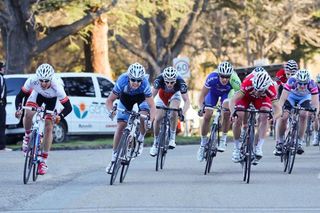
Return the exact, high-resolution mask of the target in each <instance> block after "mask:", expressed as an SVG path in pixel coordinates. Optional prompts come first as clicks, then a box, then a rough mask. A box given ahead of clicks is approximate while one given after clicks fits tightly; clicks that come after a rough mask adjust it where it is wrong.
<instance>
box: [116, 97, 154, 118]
mask: <svg viewBox="0 0 320 213" xmlns="http://www.w3.org/2000/svg"><path fill="white" fill-rule="evenodd" d="M137 104H138V103H137ZM117 108H118V109H123V110H125V109H126V110H129V111H131V110H132V109H127V108H126V107H125V106H124V104H123V103H122V102H121V101H119V104H118V106H117ZM138 108H139V112H140V111H147V112H149V111H150V107H149V105H148V103H147V102H146V101H143V102H142V103H140V104H139V105H138ZM128 119H129V115H128V114H127V113H125V112H120V111H117V121H124V122H128Z"/></svg>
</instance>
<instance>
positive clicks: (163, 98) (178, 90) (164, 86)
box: [150, 67, 190, 157]
mask: <svg viewBox="0 0 320 213" xmlns="http://www.w3.org/2000/svg"><path fill="white" fill-rule="evenodd" d="M153 86H154V87H153V90H152V95H153V97H155V102H156V105H157V106H160V107H163V106H166V107H170V108H175V109H178V108H179V106H180V103H181V98H182V99H183V101H184V106H183V109H182V114H183V115H185V114H186V112H187V110H188V109H189V107H190V100H189V96H188V86H187V84H186V82H185V81H184V80H183V78H182V77H181V76H180V75H179V74H178V72H177V70H176V69H175V68H174V67H166V68H165V69H164V70H163V72H162V74H161V75H159V76H158V77H157V78H156V79H155V81H154V83H153ZM164 114H165V111H164V110H162V109H156V117H155V122H154V126H153V131H154V141H153V146H152V147H151V149H150V155H151V156H152V157H154V156H156V154H157V139H158V135H159V129H160V124H161V121H162V119H163V117H164ZM177 118H178V112H176V111H172V112H171V115H170V138H169V149H174V148H175V147H176V142H175V139H176V128H177Z"/></svg>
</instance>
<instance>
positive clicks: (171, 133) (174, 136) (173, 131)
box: [170, 130, 176, 140]
mask: <svg viewBox="0 0 320 213" xmlns="http://www.w3.org/2000/svg"><path fill="white" fill-rule="evenodd" d="M170 139H173V140H176V130H170Z"/></svg>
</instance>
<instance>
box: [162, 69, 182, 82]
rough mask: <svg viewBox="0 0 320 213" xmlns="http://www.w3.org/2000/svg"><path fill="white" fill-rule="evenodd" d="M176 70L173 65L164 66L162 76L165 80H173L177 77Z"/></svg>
mask: <svg viewBox="0 0 320 213" xmlns="http://www.w3.org/2000/svg"><path fill="white" fill-rule="evenodd" d="M177 74H178V71H177V70H176V69H175V68H174V67H166V68H165V69H164V70H163V73H162V76H163V78H164V80H165V81H175V80H176V79H177Z"/></svg>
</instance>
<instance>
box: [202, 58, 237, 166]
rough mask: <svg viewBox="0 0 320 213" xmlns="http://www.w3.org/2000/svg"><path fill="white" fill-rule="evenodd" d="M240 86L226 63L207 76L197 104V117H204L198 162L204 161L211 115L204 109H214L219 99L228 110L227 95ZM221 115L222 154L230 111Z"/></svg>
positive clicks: (231, 68) (219, 147) (209, 110)
mask: <svg viewBox="0 0 320 213" xmlns="http://www.w3.org/2000/svg"><path fill="white" fill-rule="evenodd" d="M240 84H241V80H240V78H239V77H238V75H237V73H236V72H234V70H233V66H232V65H231V64H230V63H229V62H227V61H224V62H221V63H220V64H219V65H218V68H217V70H215V71H213V72H212V73H210V74H209V75H208V76H207V78H206V82H205V85H204V86H203V87H202V90H201V93H200V97H199V103H198V104H199V108H200V110H199V115H200V116H203V115H204V117H203V122H202V124H201V142H200V147H199V150H198V153H197V159H198V160H199V161H200V162H201V161H203V159H204V148H205V145H206V144H207V134H208V132H209V129H210V124H209V123H210V119H211V117H212V113H213V111H212V110H211V109H206V110H205V111H204V112H203V109H204V107H214V106H215V105H216V104H217V102H218V100H219V98H220V103H221V106H222V107H223V108H224V109H229V99H228V94H234V93H233V92H234V91H238V90H239V89H240ZM221 115H222V117H221V120H222V122H221V123H222V136H221V138H220V144H219V146H218V151H220V152H224V151H225V149H226V146H227V143H226V142H227V132H228V130H229V126H230V123H229V118H230V111H223V112H222V114H221Z"/></svg>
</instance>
